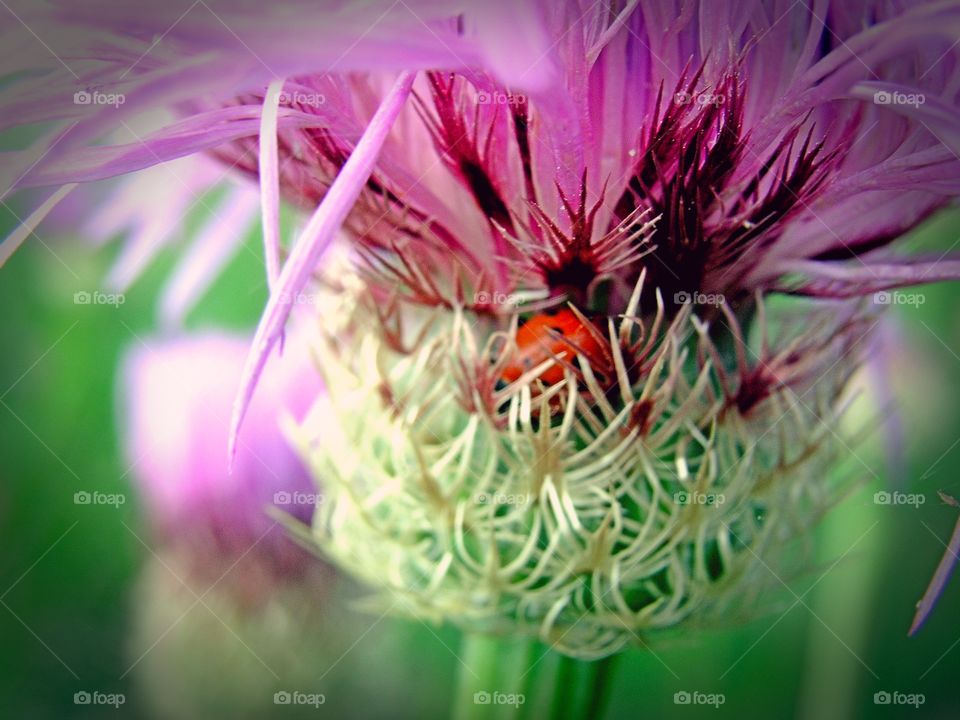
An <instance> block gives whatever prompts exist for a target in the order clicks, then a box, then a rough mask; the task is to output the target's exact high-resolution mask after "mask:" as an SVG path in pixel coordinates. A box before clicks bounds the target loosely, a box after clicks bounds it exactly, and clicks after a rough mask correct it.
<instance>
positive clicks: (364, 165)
mask: <svg viewBox="0 0 960 720" xmlns="http://www.w3.org/2000/svg"><path fill="white" fill-rule="evenodd" d="M414 78H415V73H412V72H405V73H403V74H402V75H400V77H399V78H398V79H397V81H396V83H395V84H394V86H393V87H392V88H391V90H390V92H389V93H388V94H387V96H386V97H385V98H384V100H383V102H382V103H381V104H380V107H379V108H378V109H377V112H376V114H375V115H374V116H373V119H372V120H371V121H370V124H369V125H368V126H367V129H366V130H365V131H364V133H363V136H362V137H361V138H360V140H359V142H358V143H357V146H356V148H355V149H354V151H353V153H352V154H351V155H350V157H349V159H348V160H347V162H346V163H345V164H344V166H343V168H342V170H341V171H340V174H339V175H337V178H336V180H334V182H333V184H332V185H331V186H330V190H329V191H328V192H327V194H326V196H325V197H324V198H323V200H322V201H321V203H320V205H319V207H317V209H316V211H315V212H314V214H313V216H312V217H311V218H310V221H309V222H308V223H307V226H306V228H304V231H303V235H302V236H301V237H300V239H299V240H298V241H297V243H296V245H295V246H294V248H293V251H292V252H291V253H290V258H289V259H288V261H287V264H286V265H285V266H284V268H283V272H281V273H280V277H279V279H278V281H277V284H276V286H275V287H274V289H273V291H272V292H271V293H270V300H269V301H268V302H267V307H266V309H265V310H264V313H263V316H262V317H261V319H260V324H259V325H258V326H257V332H256V335H255V336H254V339H253V347H252V349H251V351H250V355H249V356H248V357H247V362H246V365H245V366H244V369H243V376H242V378H241V381H240V389H239V392H238V394H237V399H236V401H235V402H234V407H233V418H232V421H231V425H230V442H229V446H230V447H229V456H230V457H231V458H233V456H234V452H235V449H236V447H235V446H236V439H237V434H238V433H239V430H240V425H241V423H242V422H243V417H244V414H245V413H246V410H247V407H248V406H249V404H250V400H251V398H252V397H253V391H254V388H255V387H256V384H257V380H258V379H259V377H260V374H261V373H262V372H263V367H264V365H265V364H266V362H267V358H268V357H269V355H270V350H271V349H272V348H273V346H274V344H275V343H276V342H277V340H278V339H279V337H280V335H281V333H282V331H283V326H284V324H285V323H286V320H287V318H288V317H289V315H290V309H291V307H292V306H291V303H289V302H287V300H286V299H287V298H290V297H292V296H294V295H295V294H296V293H298V292H300V290H302V289H303V287H304V286H305V285H306V283H307V281H308V280H309V279H310V276H311V274H312V273H313V271H314V269H315V268H316V265H317V261H318V260H319V259H320V257H321V256H322V255H323V253H324V252H325V251H326V249H327V247H329V245H330V243H331V242H332V240H333V237H334V234H335V233H336V232H337V231H338V230H339V229H340V227H341V226H342V225H343V222H344V220H346V217H347V214H348V213H349V212H350V210H351V208H352V207H353V204H354V203H355V202H356V200H357V198H358V197H359V195H360V192H361V190H363V187H364V186H365V185H366V182H367V180H369V179H370V175H371V173H372V172H373V169H374V164H375V163H376V160H377V157H378V156H379V154H380V150H381V148H382V147H383V143H384V142H385V141H386V139H387V135H388V133H389V132H390V129H391V128H392V127H393V123H394V122H395V121H396V119H397V116H398V115H399V113H400V110H401V109H402V108H403V106H404V104H405V103H406V100H407V98H408V97H409V96H410V90H411V88H412V87H413V80H414Z"/></svg>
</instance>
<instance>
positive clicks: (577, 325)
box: [501, 308, 605, 385]
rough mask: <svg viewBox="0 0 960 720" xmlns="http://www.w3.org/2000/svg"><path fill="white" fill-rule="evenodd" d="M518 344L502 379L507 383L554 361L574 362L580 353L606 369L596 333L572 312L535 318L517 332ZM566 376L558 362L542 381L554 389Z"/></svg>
mask: <svg viewBox="0 0 960 720" xmlns="http://www.w3.org/2000/svg"><path fill="white" fill-rule="evenodd" d="M516 344H517V349H516V352H515V353H514V355H513V356H512V357H511V358H510V359H509V361H508V362H507V365H506V367H504V369H503V374H502V376H501V377H502V379H503V381H504V382H507V383H511V382H513V381H514V380H516V379H517V378H519V377H520V376H521V375H523V374H524V373H525V372H528V371H529V370H530V369H531V368H534V367H536V366H537V365H539V364H541V363H543V362H544V361H546V360H549V359H551V358H561V359H563V360H566V361H567V362H572V361H573V360H574V358H576V356H577V353H580V354H582V355H584V356H585V357H587V359H588V360H589V361H590V364H591V365H594V364H601V365H602V364H603V358H604V357H605V353H604V351H603V347H602V345H601V344H600V342H599V341H598V339H597V331H596V329H595V328H593V327H590V324H589V322H584V320H583V319H582V318H581V316H578V315H577V314H576V313H574V312H573V311H572V310H570V309H569V308H562V309H560V310H557V311H555V312H553V313H540V314H537V315H534V316H533V317H531V318H530V319H529V320H527V321H526V322H525V323H524V324H523V325H521V326H520V327H519V329H518V330H517V337H516ZM563 376H564V366H563V365H562V364H560V363H559V362H558V363H554V364H553V365H551V366H550V367H548V368H547V369H546V370H544V371H543V372H541V373H540V375H539V376H538V379H539V380H541V381H542V382H543V383H545V384H546V385H553V384H555V383H559V382H562V381H563Z"/></svg>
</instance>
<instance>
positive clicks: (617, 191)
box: [0, 0, 960, 656]
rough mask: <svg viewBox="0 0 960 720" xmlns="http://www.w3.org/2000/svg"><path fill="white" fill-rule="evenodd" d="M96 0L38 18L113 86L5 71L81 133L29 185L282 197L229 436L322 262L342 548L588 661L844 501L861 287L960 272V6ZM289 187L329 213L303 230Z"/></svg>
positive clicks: (323, 524) (434, 608)
mask: <svg viewBox="0 0 960 720" xmlns="http://www.w3.org/2000/svg"><path fill="white" fill-rule="evenodd" d="M97 5H98V7H100V8H101V9H103V8H109V9H110V10H109V12H100V13H97V14H96V22H97V23H98V24H99V25H100V28H99V29H98V30H96V31H93V30H90V29H89V28H90V20H91V18H92V17H93V15H92V14H90V15H88V14H87V13H88V12H89V10H87V9H85V10H83V11H80V10H73V11H68V10H65V9H63V8H57V9H55V10H54V11H51V10H50V9H49V8H46V7H44V8H43V9H42V10H37V11H33V10H31V11H30V14H29V16H27V18H26V19H22V21H23V22H24V24H27V23H32V22H33V21H34V20H36V22H37V23H40V25H39V26H40V27H44V28H46V27H49V28H50V29H51V31H53V30H54V29H57V28H60V27H61V25H59V24H58V23H61V22H63V21H64V20H66V19H67V18H69V19H70V20H71V21H73V22H74V23H79V26H80V28H81V30H79V31H76V32H75V33H74V34H73V35H71V38H70V42H71V48H72V50H73V52H72V53H71V55H70V57H77V58H81V61H77V62H76V69H73V68H70V67H69V64H68V63H63V64H65V65H68V69H69V70H70V72H71V74H72V75H73V76H74V77H73V78H70V77H62V76H58V82H59V83H60V84H59V85H56V86H55V87H56V88H59V91H62V93H63V103H64V105H65V104H66V98H67V97H68V96H69V97H72V93H73V92H82V93H86V94H85V95H82V96H81V100H82V101H83V102H80V103H78V104H79V105H83V106H84V107H82V108H79V107H77V103H75V104H74V105H73V106H71V107H69V110H70V112H68V113H64V108H63V107H60V108H58V107H57V102H56V101H54V102H48V103H47V104H46V105H43V106H42V108H41V109H37V108H35V107H34V106H33V105H31V104H30V103H31V102H35V101H36V97H35V95H36V93H37V90H36V85H35V84H31V82H32V77H31V76H24V77H23V78H22V79H21V81H20V82H18V83H15V84H13V85H12V86H11V87H10V88H8V89H7V90H6V91H5V96H4V97H3V98H0V103H2V104H4V105H6V106H7V107H15V108H20V109H23V111H24V115H23V116H22V117H23V119H24V120H26V121H36V120H40V119H59V120H61V121H64V120H67V119H69V120H73V121H74V124H72V125H70V126H67V127H64V126H62V125H61V126H59V127H58V128H57V131H56V132H54V133H51V134H49V135H47V136H44V137H43V138H41V140H40V141H39V142H38V143H37V145H36V146H35V148H34V152H33V153H32V154H31V153H30V152H27V153H24V154H21V155H19V156H17V157H16V158H14V160H15V162H14V163H13V164H12V165H11V167H13V169H14V173H15V175H16V178H15V180H14V181H13V182H12V183H11V184H10V186H11V187H30V186H51V185H52V186H56V185H60V184H63V183H76V182H86V181H92V180H98V179H101V178H106V177H111V176H114V175H117V174H121V173H125V172H130V171H133V170H138V169H141V168H144V167H147V166H151V165H155V164H157V163H160V162H163V161H166V160H170V159H173V158H178V157H182V156H185V155H190V154H193V153H197V152H204V153H206V155H207V157H208V158H209V157H213V158H216V159H217V160H219V161H220V162H221V163H223V164H225V165H226V167H228V168H229V169H230V170H232V171H239V173H238V174H239V175H241V176H242V175H246V176H248V177H250V178H254V179H256V180H257V181H258V182H259V186H260V206H261V216H262V229H263V238H264V246H265V256H266V266H267V279H268V283H269V285H270V289H271V296H270V300H269V302H268V304H267V307H266V309H265V311H264V315H263V317H262V319H261V322H260V325H259V327H258V330H257V333H256V336H255V338H254V343H253V349H252V351H251V354H250V357H249V358H248V361H247V363H246V365H245V367H244V370H243V373H242V379H241V388H240V392H239V396H238V402H237V404H236V406H235V412H234V416H233V423H232V430H231V439H232V442H233V444H234V446H235V447H237V437H238V435H237V433H238V432H239V428H240V425H241V420H242V419H243V418H244V415H245V414H246V413H247V411H248V407H249V405H250V402H251V399H252V398H253V397H254V395H253V389H254V386H255V385H256V383H257V380H258V378H259V377H260V375H261V373H262V372H263V368H264V366H265V364H266V362H267V358H268V357H269V356H270V354H271V352H272V350H273V348H275V347H276V346H277V344H278V342H279V341H280V339H281V337H282V334H283V331H284V326H285V323H286V321H287V319H288V317H289V314H290V311H291V302H290V297H291V296H292V294H295V293H298V292H300V291H302V290H303V288H304V287H306V286H307V285H308V284H310V283H318V285H319V286H322V287H324V288H326V289H325V290H324V292H325V293H326V295H327V300H326V303H325V305H324V308H325V309H324V311H323V316H322V318H321V320H322V322H321V323H320V325H321V330H322V334H323V336H324V337H325V338H326V339H325V340H324V342H323V343H322V346H323V347H322V348H321V351H320V364H321V366H322V370H323V372H324V373H325V374H326V376H327V380H328V386H329V387H330V397H329V402H330V403H331V404H332V406H333V407H334V408H335V409H337V410H338V412H339V413H340V416H341V419H342V422H343V428H342V430H343V432H342V437H341V438H340V439H339V441H337V442H333V443H330V442H327V441H325V440H324V439H323V437H322V436H323V434H325V433H326V432H327V431H328V428H326V427H323V428H320V427H318V426H317V425H316V423H315V422H313V421H307V422H306V423H304V425H303V428H302V434H301V435H302V437H301V443H302V447H303V452H304V454H305V455H306V456H308V457H310V458H311V460H312V461H313V462H314V464H315V465H316V468H317V469H318V472H320V473H323V474H325V475H329V479H330V481H331V482H332V483H333V485H332V488H333V489H332V490H331V493H332V494H333V497H332V500H331V502H330V503H328V504H325V505H324V507H323V511H322V512H321V513H320V514H319V516H318V518H317V519H316V520H315V522H314V534H315V537H316V539H317V540H318V542H319V543H320V544H321V545H323V546H324V547H325V548H326V549H327V550H329V551H330V552H331V553H333V554H334V555H335V556H336V557H338V558H339V559H340V561H341V562H342V563H343V564H344V565H345V566H346V567H349V568H351V569H353V570H355V571H356V572H358V573H359V574H361V575H363V576H365V577H367V578H369V579H371V580H374V581H381V582H383V583H384V584H385V585H386V589H387V590H388V591H389V592H390V594H391V595H393V596H397V597H400V598H402V599H404V600H406V601H407V603H408V605H409V606H410V608H411V610H412V611H413V612H418V613H429V614H435V615H439V616H441V617H448V618H451V619H453V620H455V621H457V622H460V623H462V624H466V625H470V624H479V625H480V626H482V627H485V628H489V629H496V628H497V627H501V626H503V625H504V624H507V625H509V626H511V627H514V626H519V627H522V628H525V629H536V630H537V631H539V632H540V633H542V634H543V635H544V636H545V637H548V638H550V639H551V640H553V641H554V642H556V643H558V644H560V645H561V646H563V647H565V648H566V649H567V650H568V651H569V652H571V653H574V654H580V655H589V656H596V655H602V654H605V653H607V652H610V651H611V650H613V649H616V648H617V647H619V646H620V645H622V644H623V643H624V642H627V641H629V640H630V638H631V636H635V635H636V633H639V632H644V631H646V630H649V629H654V628H662V627H666V626H669V625H672V624H675V623H677V622H679V621H681V620H691V621H692V620H693V619H694V618H695V617H703V616H705V615H706V614H707V613H709V612H712V610H713V609H714V608H715V607H716V606H721V605H723V604H724V603H727V602H729V600H730V598H731V597H735V596H736V593H737V592H742V591H743V589H744V588H750V587H753V584H752V581H751V578H752V575H751V573H752V572H753V571H754V570H755V569H756V568H757V566H758V563H760V564H762V563H763V562H767V561H766V560H765V559H764V558H765V556H766V555H767V553H769V552H775V550H776V548H777V547H779V546H781V545H782V543H783V541H785V540H787V539H789V538H790V537H794V536H796V535H797V534H799V533H802V532H803V530H804V529H805V528H806V527H808V526H809V524H810V523H811V522H812V521H813V520H814V519H815V518H816V517H817V516H818V514H819V512H820V511H822V510H823V509H825V508H826V507H827V506H828V505H829V499H830V496H831V488H830V487H829V483H827V482H826V481H825V480H824V477H825V476H826V475H827V473H826V472H825V468H827V467H829V466H832V465H833V462H834V458H835V453H836V449H837V446H838V445H840V446H841V447H842V445H843V442H844V441H843V439H842V438H839V441H838V437H839V436H838V435H837V434H836V430H835V420H836V417H837V416H838V415H839V413H840V412H841V410H842V408H843V403H844V399H843V391H844V388H845V381H846V379H847V377H848V376H849V375H850V373H851V372H852V371H853V370H854V369H855V368H856V367H857V366H858V363H859V360H860V358H859V354H860V353H859V348H860V346H861V340H862V339H863V336H864V335H865V334H866V333H867V332H868V331H869V329H870V327H871V315H870V313H869V312H867V311H866V309H865V308H866V306H865V304H864V303H862V302H859V301H858V300H857V298H860V297H863V296H866V295H869V294H871V293H874V292H877V291H882V290H885V289H890V288H896V287H900V286H902V285H906V284H912V283H918V282H927V281H932V280H938V279H944V278H951V277H956V276H957V274H958V271H960V264H958V262H957V260H955V259H953V258H952V257H947V256H942V257H939V258H925V257H905V256H901V255H898V254H896V253H895V244H894V241H895V240H896V239H897V238H898V237H900V236H901V235H903V234H904V233H905V232H906V231H908V230H909V229H911V228H913V227H914V226H916V225H917V224H918V223H919V222H920V221H921V220H922V219H924V218H925V217H927V216H929V215H930V214H931V213H933V212H935V211H936V210H937V209H939V208H941V207H943V206H944V205H946V204H947V203H948V202H950V201H951V200H952V199H953V198H955V197H956V196H957V194H958V191H960V160H958V157H960V155H958V152H960V133H958V130H957V128H958V127H960V124H958V123H957V118H958V114H960V113H958V108H960V89H958V88H960V83H958V77H960V50H958V48H957V47H956V43H955V38H956V37H957V36H958V34H960V5H958V4H957V3H956V2H952V1H942V2H919V3H901V2H880V1H879V0H877V1H869V0H867V1H865V2H861V3H856V4H854V5H850V4H843V3H838V2H831V1H830V0H819V1H817V2H814V3H812V4H806V3H796V4H794V5H792V6H790V7H787V8H781V7H780V5H779V4H777V3H773V2H767V1H765V0H751V1H748V2H742V3H714V2H706V1H704V2H693V3H690V2H653V1H652V0H651V1H649V2H648V1H646V0H640V1H633V2H624V3H615V4H614V5H612V6H610V5H607V4H602V3H601V4H598V5H592V6H590V7H588V8H586V9H584V7H583V6H582V4H581V3H578V2H549V3H547V2H542V3H541V2H528V3H520V4H519V5H517V4H512V5H511V8H510V11H505V9H504V6H503V5H502V4H501V3H499V2H495V1H492V2H477V3H473V2H469V1H468V2H464V3H462V4H460V5H457V6H456V7H451V6H449V5H448V4H443V3H433V2H422V3H421V2H416V3H409V4H408V3H400V4H399V5H397V4H390V3H383V5H382V7H381V6H380V5H378V4H376V3H374V4H362V5H360V6H357V5H355V4H349V3H336V2H331V3H327V4H324V5H323V6H322V7H320V8H316V5H315V4H310V5H309V6H308V5H305V4H304V3H302V2H299V1H295V0H287V1H286V2H282V3H280V4H279V5H277V6H275V9H273V10H272V11H271V12H270V13H269V15H268V16H266V17H264V14H263V13H261V12H254V6H252V5H248V4H246V3H240V4H227V3H223V4H221V3H202V5H203V11H199V10H198V11H197V12H196V13H194V12H193V7H191V8H188V9H187V10H186V12H185V13H183V14H182V15H180V16H177V11H176V9H174V8H162V9H155V10H151V11H150V12H146V13H141V12H140V11H139V10H138V11H137V13H136V15H134V14H132V13H131V11H130V10H129V9H122V8H121V6H119V5H118V4H117V3H113V2H101V3H98V4H97ZM256 10H257V11H259V8H256ZM312 12H321V13H325V15H323V16H322V17H323V19H324V20H325V22H322V23H319V25H318V24H317V23H309V22H305V19H307V18H309V17H311V13H312ZM34 13H35V14H34ZM318 17H319V16H318ZM318 26H319V27H321V28H322V33H323V36H322V37H321V38H319V40H318V38H317V37H316V36H315V32H317V27H318ZM84 29H86V30H87V32H85V31H84ZM157 33H163V37H164V38H166V39H167V42H166V44H163V43H160V42H157V43H155V44H156V45H158V46H159V45H163V47H162V49H158V50H156V52H155V48H154V47H152V46H149V45H146V40H147V38H154V37H156V34H157ZM145 45H146V46H145ZM35 57H36V56H35V55H33V54H27V55H25V56H24V62H25V65H24V67H23V69H24V71H25V72H26V71H27V70H28V69H29V68H31V67H33V65H30V63H32V62H33V61H34V60H35ZM61 62H62V61H61ZM48 63H49V64H52V65H54V66H55V63H53V62H52V61H49V59H48ZM78 82H79V83H80V84H82V85H84V86H85V87H84V88H77V87H76V85H77V83H78ZM108 82H113V83H114V84H115V87H113V88H107V87H106V85H107V84H108ZM94 88H95V90H96V92H100V93H101V94H103V93H106V95H104V97H107V98H109V97H110V95H111V93H110V92H108V90H109V89H113V90H115V91H116V92H114V93H113V96H114V101H115V102H114V103H113V106H111V105H110V103H109V102H106V101H104V102H100V101H97V103H93V102H92V98H93V97H94V95H93V94H92V93H93V92H94ZM68 91H70V92H69V93H68ZM44 93H45V97H47V96H49V95H50V93H51V90H50V86H49V85H48V87H46V88H45V89H44ZM118 94H119V95H122V96H123V98H124V100H123V102H122V103H121V102H119V96H118ZM54 95H55V96H56V92H54ZM98 97H99V96H98ZM88 98H91V101H90V102H87V101H86V100H87V99H88ZM157 107H162V108H164V109H167V110H172V111H173V112H174V113H175V115H176V119H175V120H174V121H173V122H160V123H155V124H156V125H158V126H159V127H158V128H157V129H155V130H154V131H153V132H152V133H149V134H140V133H139V132H137V131H136V130H135V129H134V127H133V126H131V124H130V123H128V122H127V121H126V118H132V117H134V116H135V115H136V114H137V113H139V112H141V111H144V110H146V109H155V108H157ZM141 114H142V113H141ZM151 119H155V118H151ZM108 131H113V132H115V133H117V134H119V135H121V136H122V135H127V136H128V137H126V138H124V139H122V140H119V141H117V140H116V138H114V139H113V140H114V142H112V143H111V144H107V145H94V144H92V143H91V139H93V138H98V137H99V136H101V135H107V134H108ZM38 154H39V157H37V155H38ZM67 187H69V185H68V186H67ZM58 192H59V193H60V194H62V193H63V192H64V190H63V188H61V189H60V190H59V191H58ZM281 198H286V199H287V200H288V201H290V203H291V204H293V205H294V206H298V207H300V208H304V209H306V210H308V211H309V212H310V213H311V214H310V215H309V218H308V219H307V221H306V223H305V224H304V226H303V229H302V231H301V233H300V235H299V238H298V239H297V241H296V242H295V243H294V244H293V245H292V246H291V247H290V250H289V252H288V253H285V252H284V249H283V247H282V246H283V243H282V240H281V237H280V227H279V220H278V217H279V204H280V200H281ZM57 199H59V196H58V195H57V194H54V195H53V196H52V199H51V200H49V201H48V202H47V203H45V204H44V205H43V206H41V208H40V209H39V210H38V211H37V212H36V213H34V215H32V216H31V218H30V219H29V222H28V223H26V224H25V227H26V230H21V231H19V232H18V234H15V235H14V236H12V237H11V238H10V239H8V241H7V243H6V245H5V247H4V250H3V253H4V254H7V253H9V251H10V248H12V247H15V246H16V244H18V243H19V242H21V241H22V240H23V239H25V237H26V236H27V234H29V230H30V229H31V228H32V227H33V226H34V225H35V224H36V222H38V221H39V220H40V219H42V217H43V215H44V213H45V212H46V211H47V210H48V209H49V207H50V206H51V205H52V204H55V201H56V200H57ZM338 234H339V235H342V236H345V238H346V239H347V240H348V241H349V251H348V253H347V255H348V256H349V259H348V262H347V265H346V267H345V268H343V269H340V266H337V269H335V270H334V271H332V272H331V271H330V270H329V269H328V270H327V271H324V267H323V264H322V263H321V260H323V259H324V257H325V256H326V255H327V254H328V251H329V249H330V248H331V247H333V246H335V245H336V244H337V243H336V238H337V236H338ZM285 254H286V258H285V260H284V255H285ZM331 289H332V292H331ZM780 294H792V295H802V296H808V297H811V298H815V299H819V302H818V303H817V304H815V305H814V306H813V307H815V308H816V309H803V310H800V311H789V310H782V309H778V310H777V312H776V313H774V314H773V315H771V314H770V313H769V312H768V309H770V308H771V307H772V303H771V296H777V295H780ZM804 307H805V308H806V307H807V306H804ZM791 312H799V313H800V315H799V317H793V316H792V315H791ZM774 324H776V325H783V326H784V329H783V331H782V332H773V330H772V328H773V326H774ZM751 336H752V338H753V339H752V340H751V339H750V338H751ZM320 402H321V403H326V402H327V398H326V397H321V400H320ZM701 496H702V497H704V498H708V499H709V501H706V502H699V500H698V498H700V497H701ZM500 497H506V498H511V500H509V501H508V502H499V501H498V500H496V498H500ZM691 497H692V498H694V501H692V502H691V500H690V498H691ZM721 497H722V498H723V502H722V503H721V502H719V498H721ZM384 569H385V571H386V576H385V577H383V572H384Z"/></svg>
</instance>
